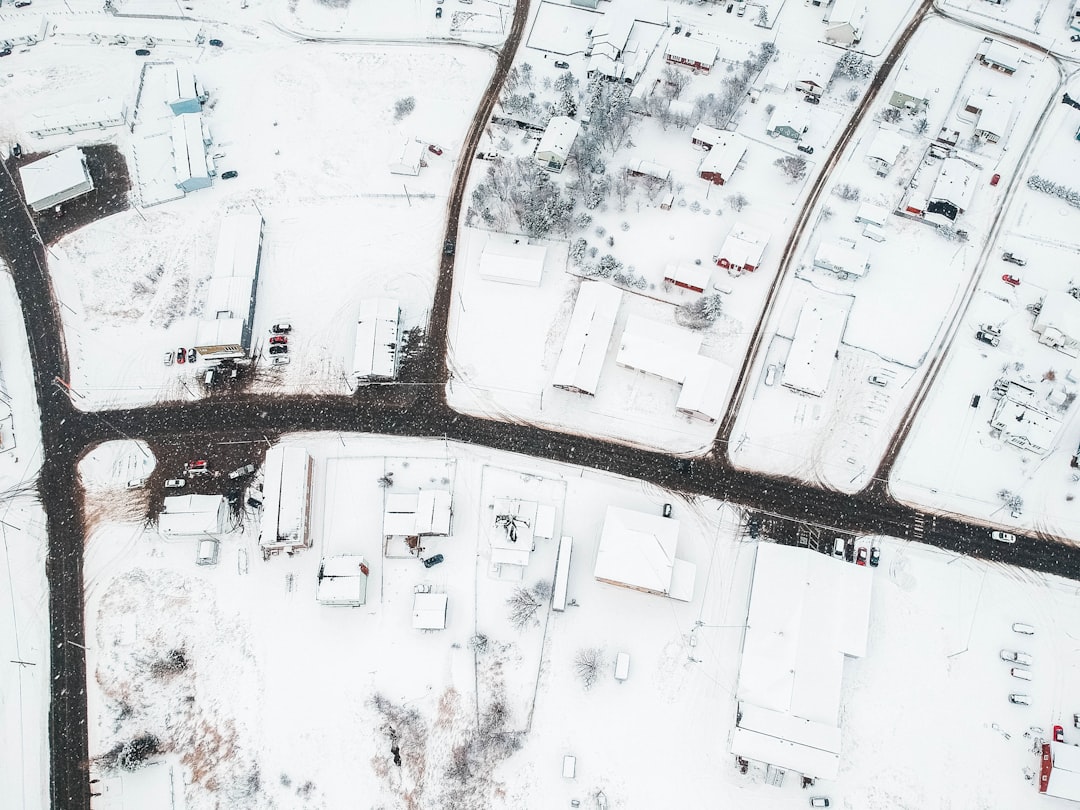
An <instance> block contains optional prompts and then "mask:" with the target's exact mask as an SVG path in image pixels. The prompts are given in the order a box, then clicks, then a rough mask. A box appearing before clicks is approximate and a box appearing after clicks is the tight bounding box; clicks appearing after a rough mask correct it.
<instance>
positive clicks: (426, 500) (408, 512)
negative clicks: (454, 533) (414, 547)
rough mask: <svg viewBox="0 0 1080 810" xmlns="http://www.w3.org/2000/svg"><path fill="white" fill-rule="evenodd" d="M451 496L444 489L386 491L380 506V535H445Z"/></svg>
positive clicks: (448, 526)
mask: <svg viewBox="0 0 1080 810" xmlns="http://www.w3.org/2000/svg"><path fill="white" fill-rule="evenodd" d="M453 514H454V510H453V496H452V495H451V494H450V490H448V489H422V490H420V491H418V492H387V494H386V502H385V504H384V505H383V536H384V537H385V538H386V539H387V540H390V539H392V538H395V537H449V536H450V531H451V522H452V520H453Z"/></svg>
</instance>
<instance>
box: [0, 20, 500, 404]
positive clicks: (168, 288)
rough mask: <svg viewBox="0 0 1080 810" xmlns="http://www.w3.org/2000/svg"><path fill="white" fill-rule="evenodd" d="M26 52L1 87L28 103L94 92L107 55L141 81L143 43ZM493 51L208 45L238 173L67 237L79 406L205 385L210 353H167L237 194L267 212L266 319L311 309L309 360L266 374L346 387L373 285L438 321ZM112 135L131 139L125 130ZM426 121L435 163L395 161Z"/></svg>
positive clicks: (115, 89)
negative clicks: (452, 200) (438, 290)
mask: <svg viewBox="0 0 1080 810" xmlns="http://www.w3.org/2000/svg"><path fill="white" fill-rule="evenodd" d="M276 39H277V40H280V37H277V38H276ZM158 50H159V51H164V50H165V49H163V48H159V49H158ZM177 50H178V51H179V50H180V49H177ZM157 55H159V56H160V55H162V54H157ZM184 56H185V55H184V54H183V53H177V57H178V58H183V57H184ZM19 58H20V60H23V61H20V62H18V63H17V64H18V66H19V73H18V74H17V75H18V79H17V80H13V81H11V82H8V83H6V85H4V86H0V98H4V99H6V98H7V97H8V95H9V94H10V97H11V98H12V100H13V104H14V109H16V110H17V111H18V112H20V113H21V114H22V115H23V117H25V115H26V114H28V113H30V112H32V111H34V110H35V109H40V108H41V107H42V106H43V105H47V104H49V103H53V102H55V103H70V102H71V101H73V100H76V99H78V98H79V97H84V98H85V94H86V93H87V92H89V91H88V90H87V89H86V87H85V86H82V85H79V84H78V80H74V84H75V87H74V88H71V87H69V85H70V84H72V83H73V77H76V76H78V75H81V74H82V72H83V71H86V70H87V64H88V63H89V62H91V61H92V60H93V62H94V63H95V64H96V63H97V62H98V61H100V63H101V71H100V74H99V75H98V84H97V85H95V87H96V88H97V89H96V90H95V92H96V93H97V94H98V96H103V95H106V94H109V93H111V94H113V95H114V96H122V97H127V98H129V99H130V98H133V90H131V93H130V95H129V87H128V85H129V83H131V82H133V81H134V80H135V79H136V78H137V64H138V63H137V62H135V61H134V60H135V59H136V57H132V56H130V54H127V53H122V52H116V51H106V50H105V49H103V48H94V47H92V46H89V45H87V46H67V47H59V46H56V47H52V46H41V47H39V48H34V49H32V50H31V52H30V53H29V54H26V55H22V54H20V55H19ZM491 64H492V57H491V55H490V54H487V53H483V52H481V51H478V50H476V49H471V48H456V47H453V46H429V47H423V48H421V47H414V46H407V45H399V46H382V47H381V48H379V49H378V50H376V49H374V48H373V47H372V46H361V45H356V46H353V45H344V44H330V45H320V44H295V43H281V42H280V41H277V42H276V43H275V44H272V45H269V46H268V44H267V43H266V42H262V41H258V40H256V39H254V38H247V39H240V38H237V39H235V40H230V45H229V47H227V48H225V49H222V50H219V49H215V48H211V49H209V50H208V51H207V52H206V53H205V54H203V57H202V58H201V59H200V60H199V61H198V62H197V63H196V65H195V71H196V75H197V77H198V79H199V81H200V82H201V83H202V84H203V86H204V87H206V88H207V89H208V90H209V91H210V94H211V104H209V105H207V106H208V107H210V106H212V110H208V112H207V113H206V114H207V117H208V120H209V125H210V127H211V130H212V132H213V133H214V137H215V141H216V142H215V145H214V146H213V147H212V148H213V149H214V150H218V151H219V152H221V153H224V155H225V157H224V158H223V159H222V160H221V161H219V165H220V166H224V167H228V168H234V169H236V170H238V171H239V173H240V176H239V178H237V179H236V180H231V181H227V182H219V183H218V184H216V185H215V186H214V188H212V189H206V190H203V191H200V192H197V193H194V194H191V195H189V196H188V197H187V198H185V199H181V200H178V201H176V202H172V203H166V204H164V205H160V206H156V207H153V208H147V209H142V210H130V211H127V212H124V213H122V214H119V215H116V216H113V217H110V218H108V219H106V220H102V221H99V222H96V223H93V224H92V225H90V226H88V227H86V228H83V229H81V230H80V231H78V232H76V233H74V234H72V235H70V236H68V237H66V238H65V239H63V240H61V242H60V243H59V244H58V245H56V246H55V247H54V248H52V250H51V260H50V269H51V272H52V275H53V279H54V283H55V286H56V291H57V295H58V297H59V299H60V301H61V303H62V306H61V312H62V315H63V318H64V326H65V330H66V333H67V336H68V341H69V354H70V357H71V361H72V375H71V376H72V379H71V383H72V386H73V387H74V389H75V390H76V391H77V392H78V393H79V394H80V395H81V398H77V404H78V405H79V407H83V408H102V407H121V406H128V405H137V404H143V403H147V402H154V401H159V400H163V399H176V398H190V397H194V396H199V395H200V389H199V387H198V386H197V385H195V384H194V383H195V381H196V380H197V379H198V376H199V373H200V369H201V368H202V365H201V363H200V364H197V365H196V367H195V368H192V367H191V366H190V365H188V364H185V365H183V366H180V365H173V366H165V365H163V363H162V357H163V355H164V354H165V352H167V351H175V350H176V349H177V347H179V346H187V347H190V346H191V345H192V341H193V339H194V334H195V325H196V320H197V316H198V315H199V314H200V313H201V311H202V308H203V305H204V303H205V301H204V296H205V291H204V286H205V283H206V279H207V278H208V277H209V275H210V272H211V270H212V266H213V260H214V252H215V250H216V246H217V240H218V223H219V220H220V218H221V216H222V215H223V214H224V213H225V212H228V211H234V210H253V209H257V210H258V211H260V212H261V213H262V215H263V217H264V219H265V220H266V224H265V228H264V247H263V262H262V270H261V275H260V282H259V293H258V295H259V297H258V302H257V305H256V319H255V333H256V336H257V337H258V335H261V334H263V333H264V332H265V329H266V327H267V326H269V324H271V323H273V322H275V321H276V320H281V319H288V320H291V321H292V323H293V325H294V333H293V335H292V336H290V338H291V339H290V349H291V351H290V356H291V359H292V363H291V364H290V365H289V366H287V367H285V368H284V369H279V368H276V369H275V371H276V372H279V373H277V374H275V375H274V379H271V380H266V381H263V383H262V385H263V387H264V388H266V389H267V390H270V389H273V390H280V389H281V388H282V387H284V388H285V389H286V390H293V391H307V392H337V393H344V392H346V391H347V387H346V382H345V378H344V375H343V372H347V371H351V362H352V351H353V341H354V335H355V328H356V310H357V304H358V302H359V301H360V300H361V299H363V298H367V297H373V296H391V297H395V298H397V299H399V301H400V304H401V307H402V311H403V317H402V326H403V328H404V329H409V328H412V327H414V326H420V325H423V324H425V323H426V321H427V317H428V312H429V309H430V305H431V304H430V302H431V297H432V293H433V291H434V279H435V273H436V270H437V266H438V261H439V256H440V247H441V236H442V227H443V221H444V216H445V205H446V191H447V188H448V185H449V182H450V178H451V175H452V172H453V167H454V164H455V161H456V160H458V159H459V155H458V149H459V148H460V144H461V138H462V137H463V134H464V130H465V127H466V126H467V123H468V121H469V119H470V117H471V114H472V110H473V109H474V107H475V103H476V100H477V98H478V95H479V93H480V90H481V89H482V87H483V84H484V81H485V79H486V76H487V74H488V71H489V70H490V69H491ZM410 95H411V96H413V97H415V98H416V109H415V111H414V112H413V113H412V114H411V115H408V116H407V117H405V118H404V119H403V120H401V121H395V120H394V113H393V108H394V102H395V101H396V100H397V99H399V98H403V97H406V96H410ZM15 118H16V120H18V116H16V117H15ZM10 134H12V135H13V134H14V133H10ZM81 135H86V133H81ZM91 137H92V136H91ZM108 137H110V138H119V139H120V141H119V142H120V146H121V148H122V149H126V148H127V134H126V130H110V131H109V132H108ZM412 138H420V139H421V140H423V141H424V142H427V143H436V144H438V145H439V146H440V147H442V149H443V154H442V155H441V156H437V155H434V154H432V153H430V152H426V153H425V156H426V160H427V163H428V166H427V167H426V168H423V169H422V170H421V174H420V175H419V176H418V177H402V176H398V175H391V174H390V173H389V171H388V164H389V161H390V155H391V153H392V152H393V151H394V150H395V149H400V147H401V144H402V143H404V141H405V140H407V139H412ZM20 139H21V140H23V142H24V144H26V140H25V139H22V138H20ZM67 140H68V141H78V140H79V139H78V137H73V138H68V139H67ZM66 142H67V141H64V140H62V139H47V141H46V142H45V143H43V144H41V146H40V148H43V149H50V148H55V147H56V146H58V145H60V144H61V143H66ZM32 148H39V147H38V145H37V144H33V145H32ZM118 244H122V245H123V249H122V250H120V251H118V250H117V245H118Z"/></svg>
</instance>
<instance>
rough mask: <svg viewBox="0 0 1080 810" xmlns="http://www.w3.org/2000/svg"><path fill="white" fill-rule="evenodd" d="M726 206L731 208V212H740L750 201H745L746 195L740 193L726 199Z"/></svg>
mask: <svg viewBox="0 0 1080 810" xmlns="http://www.w3.org/2000/svg"><path fill="white" fill-rule="evenodd" d="M727 202H728V205H730V206H731V210H732V211H742V210H743V209H744V208H746V206H748V205H749V204H750V201H749V200H748V199H746V195H745V194H743V193H742V192H739V193H737V194H732V195H731V196H730V197H728V201H727Z"/></svg>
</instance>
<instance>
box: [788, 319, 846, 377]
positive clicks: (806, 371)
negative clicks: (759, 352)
mask: <svg viewBox="0 0 1080 810" xmlns="http://www.w3.org/2000/svg"><path fill="white" fill-rule="evenodd" d="M846 324H847V310H846V309H845V308H844V307H842V306H840V305H839V304H837V303H834V302H833V301H831V300H827V299H825V298H818V299H807V300H806V301H805V302H804V303H803V305H802V309H801V310H800V311H799V321H798V323H797V324H796V325H795V334H794V336H793V337H792V339H791V348H790V349H789V350H788V356H787V361H786V362H785V364H784V382H783V385H784V387H785V388H790V389H791V390H792V391H796V392H797V393H800V394H808V395H809V396H812V397H820V396H822V395H824V393H825V391H826V390H827V389H828V387H829V377H830V376H831V375H832V367H833V361H834V360H835V359H836V352H837V350H838V349H839V348H840V339H841V338H842V337H843V336H844V328H845V326H846Z"/></svg>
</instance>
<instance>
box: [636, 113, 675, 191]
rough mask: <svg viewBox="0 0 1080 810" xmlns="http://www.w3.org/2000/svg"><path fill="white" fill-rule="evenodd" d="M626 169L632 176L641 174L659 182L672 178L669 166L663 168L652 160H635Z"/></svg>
mask: <svg viewBox="0 0 1080 810" xmlns="http://www.w3.org/2000/svg"><path fill="white" fill-rule="evenodd" d="M672 103H674V102H672ZM626 168H627V170H628V171H630V172H631V173H632V174H641V175H644V176H645V177H653V178H656V179H657V180H667V179H668V178H669V177H670V176H671V169H669V168H668V167H667V166H661V165H660V164H659V163H653V162H652V161H651V160H635V161H633V162H632V163H630V164H629V165H628V166H627V167H626Z"/></svg>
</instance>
